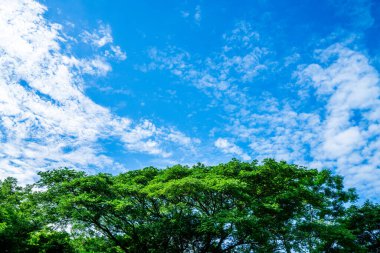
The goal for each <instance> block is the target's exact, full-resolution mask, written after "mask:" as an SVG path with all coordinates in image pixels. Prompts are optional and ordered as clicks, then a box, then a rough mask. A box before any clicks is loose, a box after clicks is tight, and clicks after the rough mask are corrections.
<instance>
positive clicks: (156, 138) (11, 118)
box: [0, 0, 185, 183]
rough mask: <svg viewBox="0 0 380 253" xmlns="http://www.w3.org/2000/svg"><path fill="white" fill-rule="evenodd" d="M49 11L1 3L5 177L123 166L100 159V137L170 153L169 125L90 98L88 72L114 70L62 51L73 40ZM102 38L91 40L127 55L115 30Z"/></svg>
mask: <svg viewBox="0 0 380 253" xmlns="http://www.w3.org/2000/svg"><path fill="white" fill-rule="evenodd" d="M45 11H46V7H45V6H43V5H41V4H39V3H37V2H36V1H33V0H4V1H2V4H1V6H0V31H1V33H0V145H1V149H0V170H1V177H6V176H14V177H16V178H18V179H19V180H20V181H21V182H23V183H25V182H31V181H32V180H33V176H34V175H35V172H36V171H37V170H40V169H46V168H52V167H57V166H74V167H79V168H82V169H95V168H104V167H107V168H116V169H118V168H122V165H120V164H118V163H117V162H115V161H113V160H112V159H111V158H110V157H107V156H106V155H102V153H103V151H104V150H103V148H102V146H101V142H100V140H101V139H107V138H116V139H119V140H120V141H121V142H122V143H123V144H124V147H125V149H126V150H127V151H129V152H142V153H148V154H154V155H159V156H162V157H167V156H169V155H170V152H168V151H165V150H164V149H163V148H162V147H161V144H162V143H164V142H165V143H170V140H168V139H167V137H166V136H167V135H169V134H170V133H171V132H172V130H170V128H162V127H157V126H155V125H154V124H153V123H151V122H149V121H142V122H141V123H138V122H137V123H135V122H133V121H132V120H130V119H128V118H122V117H118V116H116V115H114V114H112V113H111V112H110V111H109V110H108V109H107V108H104V107H101V106H99V105H97V104H95V103H94V102H93V101H92V100H90V99H89V98H88V97H87V96H86V95H85V94H84V91H83V84H84V83H83V80H82V74H91V75H105V74H107V73H108V72H109V71H110V70H111V66H110V64H109V63H108V62H107V61H106V58H105V57H104V55H94V56H93V57H92V58H85V59H80V58H75V57H74V56H73V55H71V54H70V53H68V52H67V50H66V51H65V52H64V50H62V49H61V43H63V42H64V43H69V42H68V41H65V36H64V35H63V34H62V32H61V29H62V27H61V26H60V25H58V24H54V23H51V22H49V21H48V20H46V19H45V18H44V17H43V14H44V12H45ZM99 34H100V35H94V37H88V38H87V39H88V42H89V43H93V44H94V45H96V46H97V47H106V46H109V47H110V50H113V52H114V53H115V55H119V58H120V57H121V58H123V56H122V55H123V53H121V52H122V51H121V49H120V48H119V47H117V46H114V45H112V41H113V40H112V37H111V35H110V28H109V27H108V26H104V27H101V29H100V32H99ZM120 54H121V56H120ZM124 58H125V57H124ZM176 133H177V132H174V134H176ZM183 138H185V137H183ZM173 145H176V144H173Z"/></svg>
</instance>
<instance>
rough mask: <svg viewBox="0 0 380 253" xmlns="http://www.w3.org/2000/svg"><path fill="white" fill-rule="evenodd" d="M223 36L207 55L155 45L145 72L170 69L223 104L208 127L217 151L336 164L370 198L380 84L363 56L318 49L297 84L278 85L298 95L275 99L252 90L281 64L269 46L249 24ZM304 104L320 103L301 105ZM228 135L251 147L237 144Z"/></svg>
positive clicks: (376, 173) (377, 176)
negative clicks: (219, 122)
mask: <svg viewBox="0 0 380 253" xmlns="http://www.w3.org/2000/svg"><path fill="white" fill-rule="evenodd" d="M223 41H224V44H225V45H224V47H223V49H222V50H220V51H219V52H218V53H215V54H214V55H213V56H212V57H209V58H205V59H199V58H196V59H194V58H193V57H194V56H192V55H191V54H190V53H188V52H186V51H184V50H181V49H177V48H169V49H168V50H167V51H160V50H158V49H156V48H154V49H152V50H151V51H150V52H149V54H150V57H151V59H152V60H153V62H152V63H150V64H148V65H145V66H143V67H144V68H143V70H144V71H149V70H167V71H170V72H171V73H172V74H173V75H174V76H177V77H178V78H180V79H182V80H183V81H184V82H186V83H190V84H191V85H193V86H194V87H196V88H197V89H199V90H200V91H202V92H204V93H206V94H207V95H208V96H209V97H210V98H211V100H210V101H211V102H210V106H219V107H221V108H223V110H224V115H225V118H224V119H225V125H224V128H223V129H217V130H216V131H215V128H214V129H213V135H215V136H216V140H215V141H214V145H215V147H216V148H218V149H219V150H221V151H222V152H223V153H225V154H230V155H232V156H239V157H240V158H242V159H245V160H246V159H250V158H251V157H253V158H255V159H259V160H261V159H263V158H267V157H273V158H276V159H279V160H286V161H290V162H294V163H297V164H302V165H305V166H310V167H316V168H323V167H324V168H330V169H336V171H337V172H338V173H339V174H341V175H343V176H345V178H346V182H347V186H350V187H357V188H358V189H359V192H360V193H361V194H362V195H366V196H367V197H371V198H376V196H377V195H378V194H380V183H379V182H380V170H379V167H380V159H379V157H380V136H379V133H380V128H379V126H380V125H379V122H380V100H379V98H380V83H379V73H378V72H377V70H376V69H375V68H374V67H372V66H371V65H370V62H369V60H368V58H367V57H366V56H365V55H364V54H363V53H361V52H359V51H355V50H352V49H350V48H348V47H347V46H344V45H343V44H339V43H337V44H333V45H332V46H330V47H327V48H325V49H319V50H316V51H315V55H316V58H314V59H313V61H314V62H316V63H312V64H310V63H308V64H301V65H299V66H298V68H297V69H298V70H296V71H295V72H293V77H295V80H294V79H293V80H292V82H294V83H296V84H295V85H290V86H282V87H281V88H282V89H283V90H285V91H286V89H294V90H289V91H287V92H292V93H293V94H298V95H299V98H300V99H301V101H300V100H298V101H297V99H289V97H286V96H284V97H281V96H277V97H275V96H274V95H272V94H271V93H270V91H269V90H264V91H260V93H259V94H257V95H255V92H254V91H255V84H256V83H257V79H256V77H258V76H260V75H265V74H266V73H267V72H268V71H275V70H274V68H273V66H277V65H278V64H279V63H278V62H273V61H271V57H270V55H271V52H270V50H268V49H267V47H265V46H264V45H262V43H261V41H260V34H259V33H258V32H256V31H255V30H254V29H253V26H252V25H251V24H249V23H247V22H239V23H238V24H237V25H236V27H235V28H234V29H233V30H232V31H231V32H230V33H227V34H226V35H224V36H223ZM299 60H300V59H299V57H298V59H297V61H299ZM284 62H285V63H284V64H287V62H288V58H285V59H284ZM291 74H292V73H290V74H289V75H290V76H291ZM256 93H257V92H256ZM302 100H303V101H302ZM302 102H304V103H317V104H315V105H318V106H313V107H310V108H308V109H306V110H305V108H304V107H302ZM230 140H234V141H238V142H239V143H241V144H243V145H244V146H248V147H249V148H248V149H244V150H243V149H242V148H240V147H238V146H237V145H235V144H234V142H231V141H230Z"/></svg>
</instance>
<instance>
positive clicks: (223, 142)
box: [214, 138, 251, 160]
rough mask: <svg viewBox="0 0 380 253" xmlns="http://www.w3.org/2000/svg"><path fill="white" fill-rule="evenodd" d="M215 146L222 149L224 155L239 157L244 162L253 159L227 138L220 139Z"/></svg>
mask: <svg viewBox="0 0 380 253" xmlns="http://www.w3.org/2000/svg"><path fill="white" fill-rule="evenodd" d="M214 144H215V147H217V148H219V149H221V150H222V151H223V153H226V154H233V155H238V156H240V157H241V158H242V159H243V160H251V157H250V156H249V155H248V154H247V153H245V152H243V150H242V149H241V148H240V147H238V146H237V145H236V144H234V143H232V142H230V141H229V140H227V139H225V138H218V139H217V140H216V141H215V143H214Z"/></svg>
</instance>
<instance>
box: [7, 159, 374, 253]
mask: <svg viewBox="0 0 380 253" xmlns="http://www.w3.org/2000/svg"><path fill="white" fill-rule="evenodd" d="M39 177H40V179H39V181H37V182H36V183H34V184H32V185H27V186H23V187H21V186H19V185H18V184H17V180H16V179H14V178H6V179H4V180H2V181H0V251H1V252H94V253H95V252H139V253H142V252H152V253H153V252H157V253H158V252H169V253H170V252H215V253H217V252H220V253H221V252H266V253H267V252H287V253H288V252H380V205H379V204H377V203H371V202H368V201H367V202H365V203H364V204H363V205H359V206H358V205H355V201H356V200H357V198H358V197H357V194H356V193H355V190H354V189H346V188H345V187H344V185H343V178H342V177H341V176H339V175H335V174H333V173H332V172H331V171H329V170H320V171H319V170H316V169H307V168H305V167H301V166H297V165H293V164H288V163H286V162H283V161H281V162H277V161H275V160H273V159H266V160H264V161H262V162H261V163H258V162H257V161H253V162H250V163H248V162H241V161H238V160H236V159H233V160H231V161H230V162H228V163H225V164H219V165H216V166H205V165H203V164H197V165H195V166H193V167H188V166H182V165H175V166H172V167H169V168H166V169H162V170H159V169H156V168H154V167H147V168H144V169H141V170H134V171H128V172H125V173H121V174H118V175H111V174H106V173H99V174H96V175H88V174H86V173H85V172H83V171H76V170H73V169H68V168H61V169H55V170H50V171H45V172H39Z"/></svg>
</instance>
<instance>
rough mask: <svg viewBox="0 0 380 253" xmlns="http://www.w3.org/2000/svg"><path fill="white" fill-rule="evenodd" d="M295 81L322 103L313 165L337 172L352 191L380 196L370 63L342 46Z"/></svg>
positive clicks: (379, 86) (379, 99) (376, 96)
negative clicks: (322, 115) (322, 117)
mask: <svg viewBox="0 0 380 253" xmlns="http://www.w3.org/2000/svg"><path fill="white" fill-rule="evenodd" d="M319 60H320V61H321V62H322V63H321V64H311V65H309V66H307V67H306V68H304V69H303V70H302V71H301V72H300V74H299V76H300V80H301V81H300V82H308V83H309V84H310V85H311V86H312V87H313V88H314V89H315V91H316V94H318V96H319V98H320V99H321V100H324V101H326V107H325V108H326V111H325V113H326V114H325V118H326V119H325V120H324V122H323V125H322V127H321V129H320V132H319V133H318V134H319V138H320V144H319V145H318V146H317V147H315V149H314V152H312V155H313V157H314V159H315V160H316V161H321V162H322V164H326V165H331V166H334V167H336V168H337V170H338V172H339V173H340V174H342V175H344V176H345V177H346V182H347V184H348V185H350V186H355V187H357V188H359V190H360V191H362V192H365V193H366V194H368V196H372V197H373V196H376V195H377V194H379V193H380V185H379V183H378V182H379V181H380V170H379V168H380V161H379V158H378V157H380V113H379V108H380V79H379V73H378V72H377V70H376V69H375V68H374V67H372V66H371V65H370V64H369V61H368V58H367V57H366V56H365V55H363V54H362V53H359V52H357V51H354V50H351V49H348V48H346V47H344V46H342V45H340V44H336V45H333V46H331V47H329V48H327V49H326V50H322V51H320V52H319Z"/></svg>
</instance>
